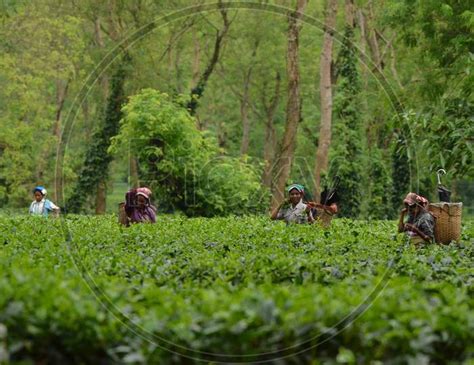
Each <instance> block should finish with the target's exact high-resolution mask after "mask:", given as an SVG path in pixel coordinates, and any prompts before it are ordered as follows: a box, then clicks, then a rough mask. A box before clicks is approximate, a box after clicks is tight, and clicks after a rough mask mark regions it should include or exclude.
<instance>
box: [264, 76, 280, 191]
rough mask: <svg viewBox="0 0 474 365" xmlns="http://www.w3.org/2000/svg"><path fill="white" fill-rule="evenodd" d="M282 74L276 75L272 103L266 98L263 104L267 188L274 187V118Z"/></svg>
mask: <svg viewBox="0 0 474 365" xmlns="http://www.w3.org/2000/svg"><path fill="white" fill-rule="evenodd" d="M280 79H281V78H280V74H279V73H278V72H277V74H276V77H275V92H274V94H273V98H272V100H271V102H270V105H268V106H267V105H266V102H265V100H264V102H263V104H264V107H265V116H266V123H265V144H264V147H263V160H264V162H265V166H264V170H263V177H262V181H263V185H264V186H266V187H267V188H270V189H271V188H272V180H273V174H272V172H273V160H274V157H275V147H276V135H275V126H274V123H273V122H274V119H275V113H276V110H277V107H278V103H279V101H280Z"/></svg>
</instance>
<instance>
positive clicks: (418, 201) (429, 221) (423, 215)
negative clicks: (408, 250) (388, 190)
mask: <svg viewBox="0 0 474 365" xmlns="http://www.w3.org/2000/svg"><path fill="white" fill-rule="evenodd" d="M403 204H404V205H405V208H403V209H402V211H401V212H400V220H399V221H398V232H406V233H407V235H408V236H409V237H410V238H411V239H412V241H413V242H414V243H421V242H432V241H433V238H434V226H435V220H434V217H433V216H432V215H431V213H430V212H428V200H427V199H426V198H424V197H422V196H420V195H418V194H415V193H408V195H407V196H406V197H405V199H404V200H403ZM405 215H408V219H407V221H406V222H405Z"/></svg>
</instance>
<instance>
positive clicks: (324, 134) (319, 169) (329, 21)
mask: <svg viewBox="0 0 474 365" xmlns="http://www.w3.org/2000/svg"><path fill="white" fill-rule="evenodd" d="M337 3H338V1H337V0H328V2H327V5H326V11H325V13H326V15H325V21H324V40H323V49H322V51H321V63H320V69H319V73H320V81H319V87H320V90H319V92H320V98H321V123H320V126H319V141H318V148H317V151H316V163H315V167H314V198H315V199H316V201H318V200H319V197H320V193H321V175H322V173H323V172H324V171H327V168H328V162H329V156H328V155H329V147H330V145H331V126H332V82H331V64H332V48H333V38H334V29H335V26H336V15H337Z"/></svg>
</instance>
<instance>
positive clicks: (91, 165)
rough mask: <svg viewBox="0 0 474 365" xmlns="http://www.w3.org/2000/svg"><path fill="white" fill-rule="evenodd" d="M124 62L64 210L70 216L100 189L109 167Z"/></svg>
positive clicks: (119, 114) (118, 116)
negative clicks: (109, 149) (110, 147)
mask: <svg viewBox="0 0 474 365" xmlns="http://www.w3.org/2000/svg"><path fill="white" fill-rule="evenodd" d="M126 62H128V60H127V61H122V63H121V64H120V65H119V67H118V69H117V70H116V71H115V74H114V75H113V77H112V80H111V82H110V93H109V97H108V99H107V107H106V110H105V113H104V117H103V118H104V120H103V124H102V125H101V126H100V127H99V128H98V130H97V131H96V132H95V133H94V135H93V137H92V141H91V144H90V147H89V149H88V150H87V153H86V158H85V162H84V166H83V168H82V171H81V173H80V175H79V179H78V181H77V184H76V188H75V189H74V190H73V193H72V195H71V196H70V198H69V199H68V200H67V205H66V209H67V211H68V212H70V213H77V212H79V211H80V210H81V208H82V206H83V204H84V203H85V201H86V199H87V197H88V195H89V194H92V193H95V192H96V190H97V189H98V188H100V185H101V184H105V182H106V180H107V177H108V172H109V164H110V162H111V161H112V156H111V155H110V154H109V153H108V152H107V150H108V148H109V146H110V143H111V138H112V137H114V136H115V135H117V133H118V131H119V122H120V119H121V118H122V111H121V108H122V105H123V104H124V102H125V94H124V82H125V76H126V71H125V63H126Z"/></svg>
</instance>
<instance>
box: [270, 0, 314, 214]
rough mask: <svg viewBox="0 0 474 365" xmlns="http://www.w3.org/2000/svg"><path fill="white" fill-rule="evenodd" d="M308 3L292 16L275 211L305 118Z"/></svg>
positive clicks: (301, 4) (303, 0)
mask: <svg viewBox="0 0 474 365" xmlns="http://www.w3.org/2000/svg"><path fill="white" fill-rule="evenodd" d="M306 3H307V2H306V0H298V1H297V4H296V10H295V11H294V12H293V13H292V14H291V15H290V16H289V17H288V48H287V53H286V72H287V78H288V100H287V104H286V123H285V131H284V134H283V138H282V141H281V149H280V155H279V159H278V161H277V165H276V166H277V169H276V183H275V185H274V190H273V194H272V202H271V208H272V209H275V208H276V207H277V206H278V205H279V204H280V203H281V202H282V201H283V199H284V198H285V185H286V183H287V180H288V177H289V176H290V171H291V166H292V164H293V156H294V151H295V147H296V134H297V131H298V123H299V122H300V119H301V100H300V89H299V87H300V85H299V83H300V74H299V67H298V47H299V35H300V30H301V24H300V19H301V17H302V15H303V13H304V9H305V7H306Z"/></svg>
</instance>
